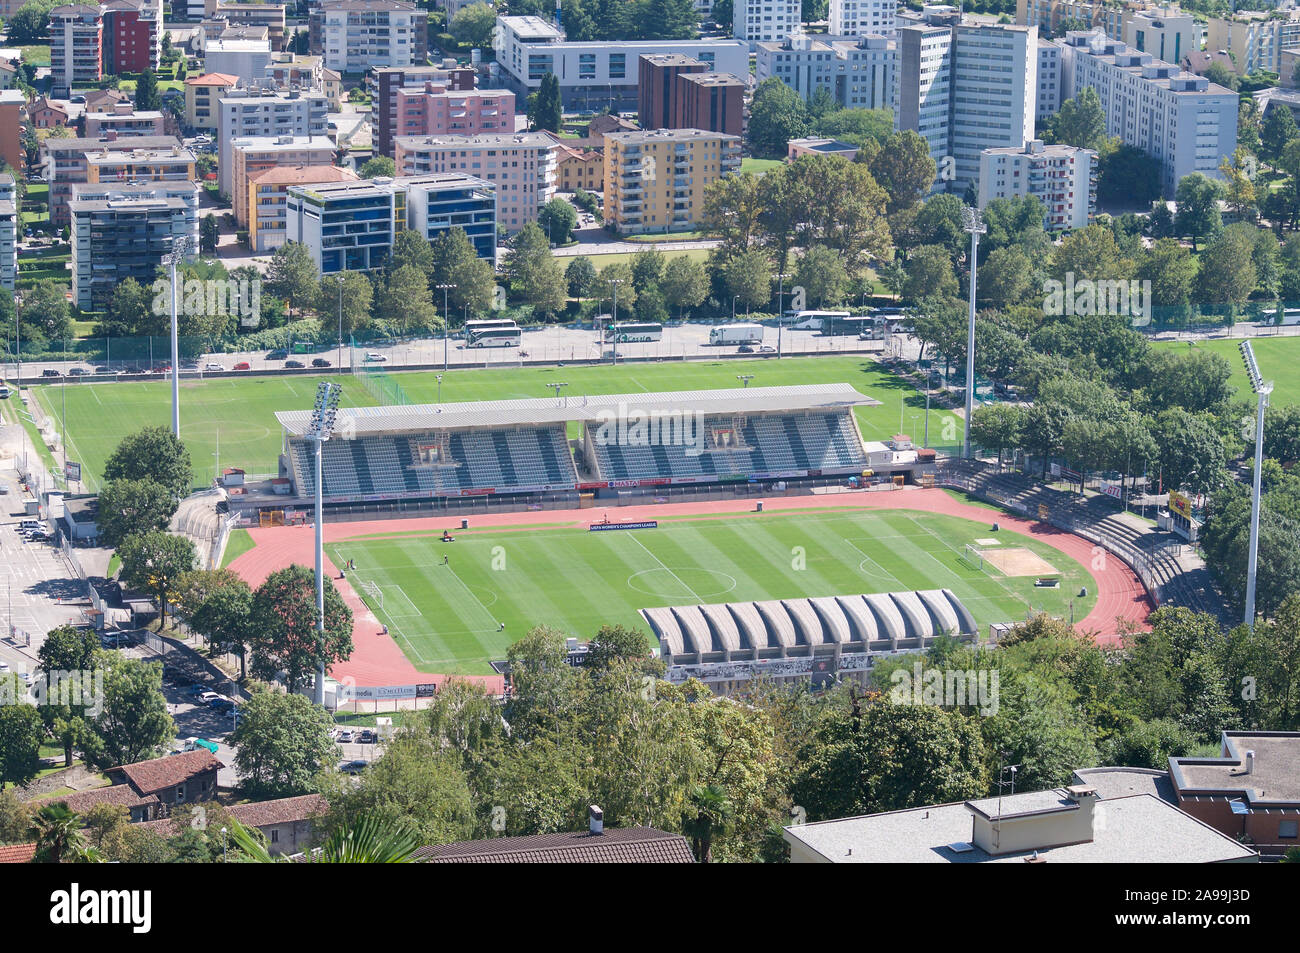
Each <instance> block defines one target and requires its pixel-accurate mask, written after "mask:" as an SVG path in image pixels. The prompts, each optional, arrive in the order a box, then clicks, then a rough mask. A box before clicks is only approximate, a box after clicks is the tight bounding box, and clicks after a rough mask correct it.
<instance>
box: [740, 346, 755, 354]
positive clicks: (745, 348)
mask: <svg viewBox="0 0 1300 953" xmlns="http://www.w3.org/2000/svg"><path fill="white" fill-rule="evenodd" d="M736 353H737V354H753V353H754V347H753V345H751V344H742V345H740V347H738V348H736Z"/></svg>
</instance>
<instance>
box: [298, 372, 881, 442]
mask: <svg viewBox="0 0 1300 953" xmlns="http://www.w3.org/2000/svg"><path fill="white" fill-rule="evenodd" d="M879 403H880V401H878V400H874V399H872V398H870V397H867V396H866V395H864V394H860V393H858V391H857V390H855V389H854V388H853V386H852V385H850V384H808V385H794V386H788V387H732V388H727V389H725V390H691V391H668V392H664V393H654V394H651V393H645V392H641V393H636V394H601V395H593V396H590V397H588V396H580V395H572V394H570V395H566V396H564V397H559V398H556V397H538V398H529V399H523V400H489V401H475V402H472V403H465V404H442V405H438V404H411V405H404V406H388V407H349V408H346V409H340V410H339V412H338V417H337V422H336V424H335V430H336V431H337V432H340V433H348V434H351V435H353V436H361V435H363V434H368V433H371V434H380V433H394V432H396V433H401V432H404V431H414V430H454V429H459V428H469V427H509V426H521V425H522V426H527V425H539V424H553V423H568V422H569V421H575V420H576V421H586V422H591V423H602V422H606V421H610V420H615V419H619V418H633V417H635V418H645V417H667V416H681V415H685V414H695V413H704V414H754V413H763V412H782V411H784V412H792V413H793V412H799V411H835V410H843V409H846V408H850V407H856V406H860V405H876V404H879ZM311 415H312V412H311V411H310V410H281V411H277V412H276V414H275V419H276V420H278V421H279V422H280V426H282V427H283V428H284V429H285V431H287V432H288V434H289V435H290V436H294V437H298V436H301V435H302V434H303V433H304V432H306V430H307V429H308V427H309V426H310V424H311Z"/></svg>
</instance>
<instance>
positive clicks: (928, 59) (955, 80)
mask: <svg viewBox="0 0 1300 953" xmlns="http://www.w3.org/2000/svg"><path fill="white" fill-rule="evenodd" d="M898 64H899V65H898V111H897V113H896V116H895V126H896V127H897V128H899V129H910V130H912V131H914V132H917V133H919V134H920V135H921V136H923V137H924V138H925V139H926V141H927V142H929V144H930V155H931V157H932V158H933V159H934V160H935V163H936V165H938V167H939V170H940V180H939V181H937V182H936V187H938V188H944V189H946V190H947V191H950V192H955V193H957V194H958V195H960V194H962V193H963V192H964V191H965V189H966V187H967V186H968V185H970V184H971V183H975V182H977V181H978V179H979V170H980V153H981V152H983V151H984V150H985V149H1000V148H1007V147H1010V148H1016V149H1019V148H1021V147H1023V146H1024V144H1025V143H1026V142H1027V141H1029V140H1030V139H1032V138H1034V122H1035V119H1036V118H1037V115H1038V113H1037V105H1036V103H1037V98H1036V94H1037V84H1038V80H1037V66H1038V28H1037V27H1032V26H1030V27H1025V26H1016V25H998V24H989V23H943V24H933V25H925V26H920V25H918V26H907V27H902V28H900V29H899V31H898ZM945 172H950V173H951V177H949V178H946V179H945V178H944V174H945Z"/></svg>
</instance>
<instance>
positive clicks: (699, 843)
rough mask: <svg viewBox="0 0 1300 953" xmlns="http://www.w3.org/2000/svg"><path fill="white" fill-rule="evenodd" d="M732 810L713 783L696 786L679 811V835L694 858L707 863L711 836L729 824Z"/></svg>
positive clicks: (719, 788)
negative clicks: (680, 824) (687, 801)
mask: <svg viewBox="0 0 1300 953" xmlns="http://www.w3.org/2000/svg"><path fill="white" fill-rule="evenodd" d="M732 813H733V809H732V805H731V801H730V800H729V799H728V798H727V792H726V791H725V790H724V789H723V788H722V787H721V786H720V785H717V784H707V785H706V784H697V785H696V786H695V787H694V788H692V789H691V793H690V800H689V803H688V804H687V806H686V808H685V810H684V811H683V812H682V832H683V833H685V834H686V836H687V837H689V838H690V839H691V847H692V850H693V852H694V854H695V859H696V860H697V861H699V862H700V863H701V864H707V863H708V862H709V861H710V860H711V859H712V858H711V854H712V851H713V838H714V835H715V834H717V833H720V832H722V831H725V830H726V828H727V826H728V825H729V824H730V823H731V817H732Z"/></svg>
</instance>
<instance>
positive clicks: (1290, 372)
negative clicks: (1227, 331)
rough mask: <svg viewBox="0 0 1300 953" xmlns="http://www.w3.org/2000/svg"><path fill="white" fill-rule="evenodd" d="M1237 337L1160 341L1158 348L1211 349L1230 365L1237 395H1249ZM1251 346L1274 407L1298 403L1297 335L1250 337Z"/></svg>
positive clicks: (1299, 359) (1299, 358)
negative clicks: (1270, 385)
mask: <svg viewBox="0 0 1300 953" xmlns="http://www.w3.org/2000/svg"><path fill="white" fill-rule="evenodd" d="M1240 343H1241V339H1240V338H1236V339H1225V338H1220V339H1217V340H1213V341H1194V342H1187V341H1160V342H1158V343H1156V344H1155V346H1156V347H1161V348H1187V347H1196V348H1201V349H1203V350H1206V351H1212V352H1214V353H1215V354H1218V355H1219V356H1220V357H1222V358H1223V359H1224V360H1226V361H1227V362H1228V363H1229V364H1230V365H1231V366H1232V381H1231V383H1232V385H1233V386H1234V387H1236V388H1237V396H1238V397H1246V398H1250V399H1252V400H1253V398H1251V397H1250V381H1249V380H1248V379H1247V378H1246V366H1245V364H1243V363H1242V360H1241V351H1240V350H1239V345H1240ZM1251 347H1252V349H1253V350H1254V351H1255V359H1256V360H1257V361H1258V362H1259V372H1260V373H1261V374H1263V375H1264V379H1265V380H1271V381H1272V382H1273V385H1274V390H1273V397H1272V400H1271V402H1272V403H1273V404H1274V405H1275V406H1278V407H1282V406H1286V405H1288V404H1300V337H1264V338H1252V339H1251Z"/></svg>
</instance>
